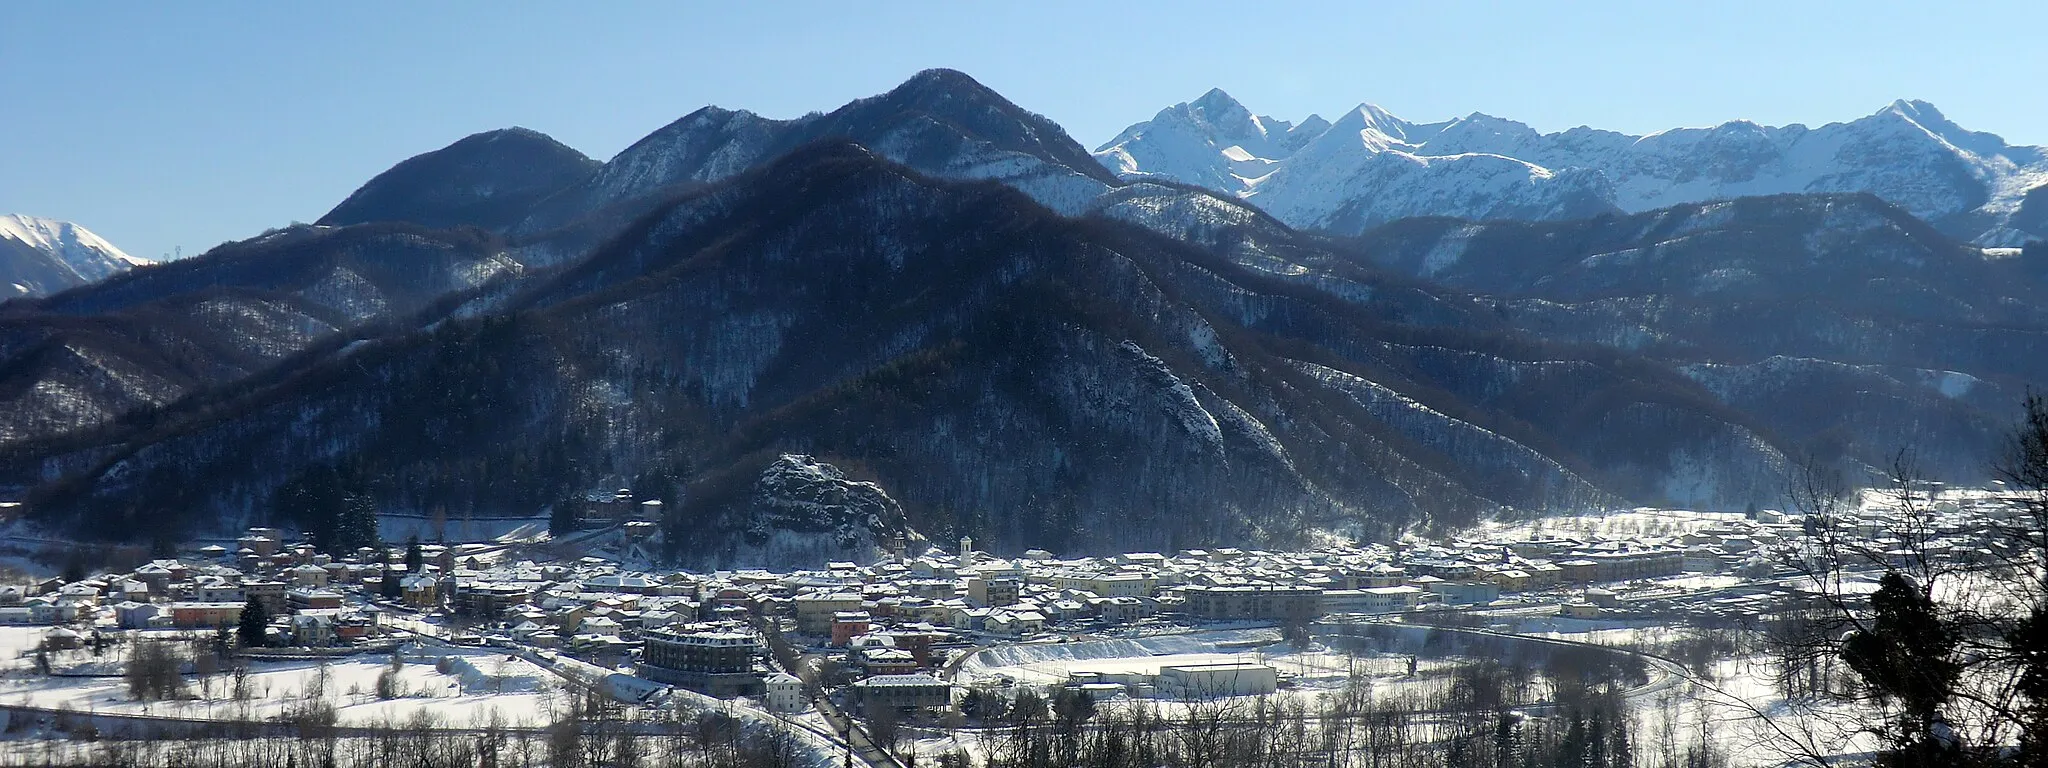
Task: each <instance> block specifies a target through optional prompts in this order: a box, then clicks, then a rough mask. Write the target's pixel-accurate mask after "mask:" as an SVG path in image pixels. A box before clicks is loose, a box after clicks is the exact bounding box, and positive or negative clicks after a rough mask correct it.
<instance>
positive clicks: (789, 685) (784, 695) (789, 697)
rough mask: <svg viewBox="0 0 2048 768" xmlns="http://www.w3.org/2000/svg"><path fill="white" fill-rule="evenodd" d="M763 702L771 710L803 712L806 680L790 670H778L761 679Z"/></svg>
mask: <svg viewBox="0 0 2048 768" xmlns="http://www.w3.org/2000/svg"><path fill="white" fill-rule="evenodd" d="M761 685H762V688H763V689H764V691H765V692H764V693H763V694H762V703H763V704H766V705H768V711H770V712H782V713H790V712H801V711H803V709H804V681H802V680H798V679H797V678H796V675H792V674H790V673H788V672H777V673H775V674H772V675H769V676H768V679H766V680H763V681H761Z"/></svg>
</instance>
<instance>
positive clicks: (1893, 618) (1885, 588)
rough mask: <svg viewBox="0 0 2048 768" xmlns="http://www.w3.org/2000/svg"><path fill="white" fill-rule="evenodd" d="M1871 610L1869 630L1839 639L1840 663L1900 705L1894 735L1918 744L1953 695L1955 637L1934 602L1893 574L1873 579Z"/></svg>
mask: <svg viewBox="0 0 2048 768" xmlns="http://www.w3.org/2000/svg"><path fill="white" fill-rule="evenodd" d="M1870 607H1871V611H1872V614H1873V615H1872V618H1871V621H1870V624H1869V626H1868V627H1866V628H1864V629H1861V630H1858V631H1856V632H1854V633H1852V634H1850V635H1849V636H1848V637H1847V638H1845V639H1844V640H1843V642H1842V660H1843V661H1844V662H1846V663H1847V664H1848V665H1849V668H1850V669H1853V670H1855V671H1856V674H1858V675H1860V676H1861V677H1862V678H1863V681H1864V682H1865V683H1867V684H1869V685H1870V687H1871V689H1872V690H1874V691H1876V692H1877V693H1878V694H1879V695H1881V696H1883V697H1885V698H1888V699H1891V700H1894V701H1897V702H1898V703H1899V706H1900V710H1901V711H1900V715H1901V720H1900V722H1899V723H1898V728H1899V735H1900V736H1901V737H1903V738H1904V740H1905V741H1907V742H1908V743H1912V742H1918V741H1921V740H1923V739H1925V738H1927V736H1928V734H1929V733H1930V729H1931V728H1932V727H1933V725H1934V721H1935V718H1936V717H1938V716H1939V715H1940V714H1941V707H1942V705H1943V704H1945V703H1947V702H1948V700H1949V698H1950V697H1952V696H1953V695H1954V694H1955V686H1956V678H1957V676H1958V674H1959V673H1960V671H1961V666H1960V665H1959V664H1958V663H1957V662H1956V660H1955V659H1954V658H1953V652H1954V651H1955V648H1956V643H1957V641H1958V640H1960V638H1959V637H1957V635H1956V631H1955V628H1953V627H1951V626H1949V625H1948V624H1947V623H1946V622H1944V621H1943V620H1942V618H1941V616H1940V615H1938V614H1937V613H1936V608H1935V605H1934V600H1933V598H1931V597H1930V596H1928V595H1927V594H1926V593H1925V592H1924V591H1923V590H1922V589H1921V588H1920V587H1919V586H1917V585H1915V584H1913V582H1912V581H1911V580H1910V579H1908V578H1906V576H1905V575H1904V574H1901V573H1899V572H1897V571H1893V572H1890V573H1887V574H1885V575H1884V577H1883V578H1882V579H1879V580H1878V587H1877V591H1876V592H1874V593H1872V594H1871V596H1870Z"/></svg>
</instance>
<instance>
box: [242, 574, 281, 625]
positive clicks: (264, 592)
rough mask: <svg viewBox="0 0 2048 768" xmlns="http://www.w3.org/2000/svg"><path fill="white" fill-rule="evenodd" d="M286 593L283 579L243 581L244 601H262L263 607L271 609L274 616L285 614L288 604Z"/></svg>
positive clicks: (267, 609)
mask: <svg viewBox="0 0 2048 768" xmlns="http://www.w3.org/2000/svg"><path fill="white" fill-rule="evenodd" d="M284 593H285V584H284V582H282V581H245V582H242V599H243V600H244V601H248V600H254V601H256V602H259V603H262V604H263V609H264V610H266V611H269V612H270V615H272V616H279V615H283V614H284V611H285V608H286V607H287V605H288V604H287V603H286V602H285V598H284Z"/></svg>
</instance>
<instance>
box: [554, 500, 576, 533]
mask: <svg viewBox="0 0 2048 768" xmlns="http://www.w3.org/2000/svg"><path fill="white" fill-rule="evenodd" d="M577 506H578V505H577V503H576V500H575V499H562V500H561V501H557V502H555V503H554V505H553V506H551V507H548V535H550V536H553V537H555V538H558V539H559V538H561V537H563V536H567V535H569V534H572V533H575V532H576V524H577V523H578V522H579V521H578V519H577V515H576V508H577Z"/></svg>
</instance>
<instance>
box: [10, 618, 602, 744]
mask: <svg viewBox="0 0 2048 768" xmlns="http://www.w3.org/2000/svg"><path fill="white" fill-rule="evenodd" d="M46 631H47V630H46V629H45V628H41V627H0V655H4V658H0V704H8V705H18V706H30V707H39V708H46V709H59V708H63V709H70V710H74V711H78V712H92V713H103V714H111V715H146V716H154V717H170V718H180V719H195V720H228V719H247V718H257V719H268V718H274V717H278V716H281V715H285V714H287V713H289V712H291V711H294V710H303V709H304V708H305V707H306V706H307V705H309V704H313V703H316V702H321V703H325V704H326V705H328V706H332V707H334V710H335V714H336V717H337V723H338V724H340V725H364V726H367V725H378V724H383V723H387V722H391V721H393V720H396V721H400V722H403V721H406V720H409V719H411V718H413V717H414V716H416V715H417V714H419V713H422V712H426V713H430V714H432V715H433V716H434V717H435V718H437V719H438V720H439V721H440V722H441V723H442V724H444V725H445V726H448V727H468V726H471V725H483V724H489V723H495V724H497V725H501V726H507V727H522V726H523V727H539V726H544V725H546V724H548V723H549V722H550V721H551V719H552V716H553V713H554V711H555V709H556V708H557V705H559V704H563V703H566V698H565V697H564V695H563V694H562V693H561V692H560V689H561V686H560V679H559V678H558V677H556V676H555V675H554V674H553V673H551V672H549V671H547V670H545V669H542V668H540V667H538V666H536V665H534V664H532V663H530V662H527V661H524V660H521V659H517V658H514V657H510V656H507V655H505V654H503V653H491V652H486V651H481V650H471V649H438V648H437V649H432V650H430V651H427V652H415V653H410V654H407V655H406V657H405V662H406V663H405V664H403V665H402V666H401V667H400V668H399V669H398V671H397V672H396V673H395V677H394V678H393V681H394V683H395V685H393V686H392V689H393V691H392V692H393V693H394V694H395V695H393V696H392V697H390V698H380V697H379V696H378V685H377V681H378V678H379V677H381V676H383V675H384V674H385V673H386V671H387V670H390V669H391V668H392V667H391V660H390V658H389V657H388V656H354V657H347V658H342V659H334V660H331V661H326V662H321V661H311V660H306V661H259V662H253V663H251V664H250V665H249V672H248V674H247V677H246V678H245V680H244V681H243V683H242V685H241V686H240V690H241V693H242V695H241V696H240V697H237V695H236V692H237V686H236V683H235V680H234V677H233V675H231V674H229V673H227V672H224V671H223V672H214V673H212V674H206V675H199V674H188V675H186V676H185V691H186V694H187V696H188V698H183V699H179V700H173V701H160V702H142V701H136V700H135V699H134V698H132V697H131V696H129V694H128V684H127V681H126V679H125V678H124V677H122V675H121V670H122V663H121V660H122V656H121V654H123V653H125V649H123V648H119V647H116V648H113V649H109V650H108V651H107V652H106V653H105V655H104V656H102V657H98V658H96V657H94V656H92V655H91V654H90V653H89V652H87V651H66V652H60V653H56V654H52V655H51V659H50V660H51V666H52V667H53V668H54V669H56V670H57V671H58V672H59V673H60V675H63V674H72V673H75V674H78V675H80V676H56V677H46V676H44V675H42V674H40V673H39V672H37V671H35V670H34V668H33V667H34V661H33V659H32V658H30V657H27V656H24V654H26V653H28V652H29V651H28V649H31V648H33V647H35V645H37V644H38V643H39V642H40V641H41V638H42V635H43V633H44V632H46ZM444 659H445V661H444ZM188 671H191V670H190V667H189V666H188Z"/></svg>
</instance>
